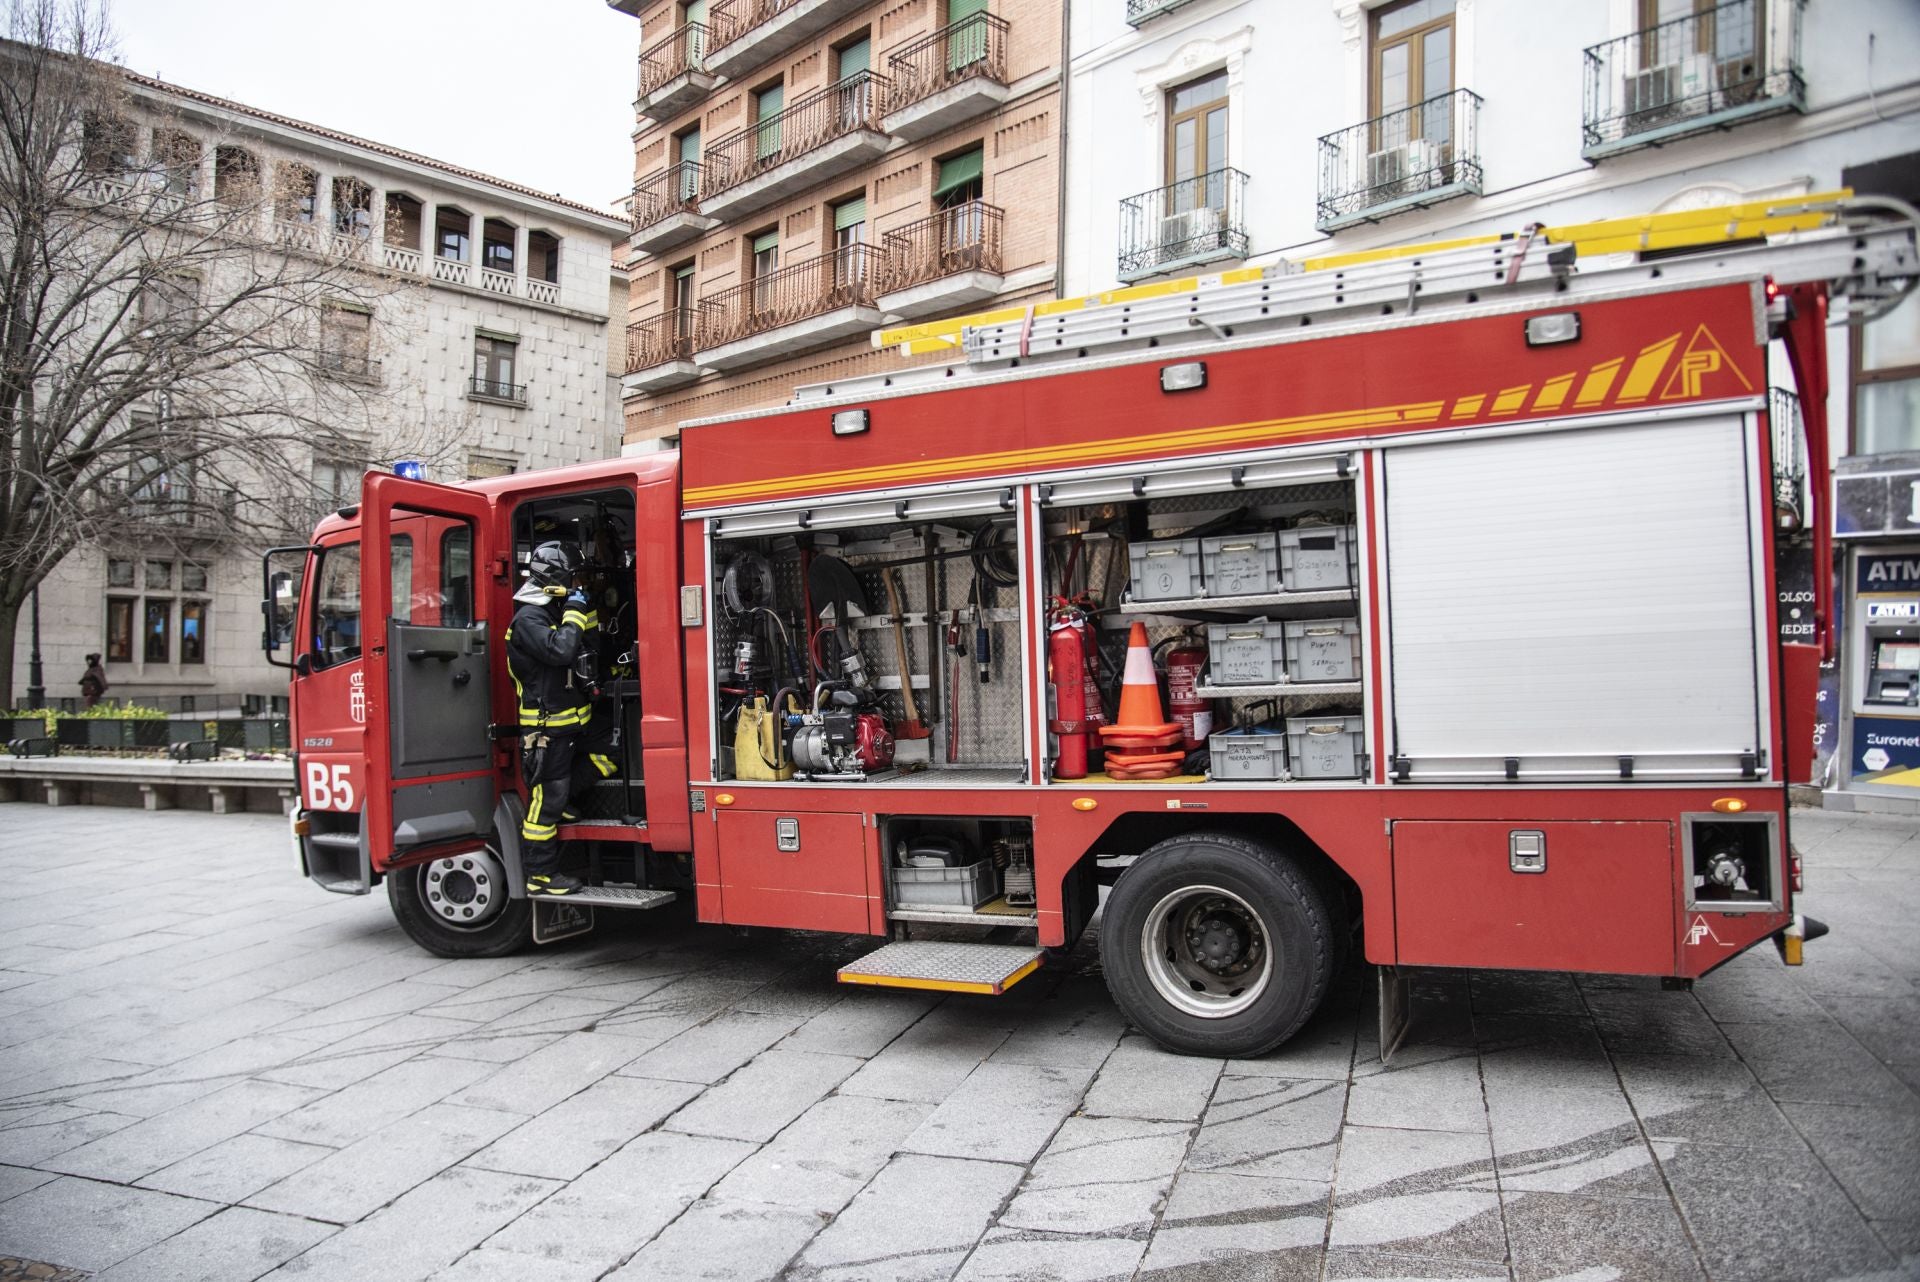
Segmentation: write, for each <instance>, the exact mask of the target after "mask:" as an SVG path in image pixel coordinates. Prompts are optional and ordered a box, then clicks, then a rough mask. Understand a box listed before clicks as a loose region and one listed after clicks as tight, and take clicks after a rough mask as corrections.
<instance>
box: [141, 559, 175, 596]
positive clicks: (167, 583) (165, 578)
mask: <svg viewBox="0 0 1920 1282" xmlns="http://www.w3.org/2000/svg"><path fill="white" fill-rule="evenodd" d="M147 586H148V587H149V588H160V589H162V590H166V589H170V588H172V587H173V562H171V561H149V562H147Z"/></svg>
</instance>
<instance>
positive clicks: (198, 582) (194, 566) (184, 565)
mask: <svg viewBox="0 0 1920 1282" xmlns="http://www.w3.org/2000/svg"><path fill="white" fill-rule="evenodd" d="M180 590H181V591H182V592H205V591H206V590H207V567H206V566H204V565H200V564H198V563H196V562H193V561H182V562H181V563H180Z"/></svg>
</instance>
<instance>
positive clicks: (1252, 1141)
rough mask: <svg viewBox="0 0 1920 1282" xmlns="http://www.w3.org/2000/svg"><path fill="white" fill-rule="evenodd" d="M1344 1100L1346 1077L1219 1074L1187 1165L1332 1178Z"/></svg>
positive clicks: (1286, 1176)
mask: <svg viewBox="0 0 1920 1282" xmlns="http://www.w3.org/2000/svg"><path fill="white" fill-rule="evenodd" d="M1346 1103H1347V1084H1346V1083H1345V1082H1333V1081H1321V1080H1317V1079H1307V1080H1302V1081H1289V1080H1287V1079H1286V1078H1279V1077H1232V1076H1225V1077H1222V1078H1221V1079H1220V1083H1219V1085H1218V1087H1216V1088H1215V1090H1214V1095H1213V1102H1212V1104H1210V1105H1209V1106H1208V1108H1207V1112H1206V1116H1205V1118H1204V1119H1203V1120H1202V1122H1201V1126H1200V1133H1199V1135H1198V1136H1196V1137H1195V1138H1194V1141H1193V1149H1192V1152H1191V1153H1190V1154H1189V1155H1188V1157H1187V1165H1188V1166H1189V1167H1190V1168H1192V1169H1194V1170H1198V1171H1229V1172H1233V1173H1235V1174H1240V1175H1267V1176H1278V1177H1281V1178H1283V1179H1293V1180H1314V1181H1319V1182H1322V1183H1324V1182H1327V1181H1330V1180H1331V1179H1332V1178H1333V1163H1334V1154H1335V1151H1336V1149H1337V1148H1338V1145H1339V1139H1340V1124H1341V1119H1342V1118H1343V1117H1344V1116H1345V1113H1346Z"/></svg>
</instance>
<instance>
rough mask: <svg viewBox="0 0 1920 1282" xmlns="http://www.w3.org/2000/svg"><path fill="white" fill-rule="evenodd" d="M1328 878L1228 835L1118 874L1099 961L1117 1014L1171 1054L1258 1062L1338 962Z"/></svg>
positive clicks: (1187, 840) (1197, 836) (1186, 840)
mask: <svg viewBox="0 0 1920 1282" xmlns="http://www.w3.org/2000/svg"><path fill="white" fill-rule="evenodd" d="M1326 892H1327V887H1326V884H1325V881H1324V879H1323V878H1321V877H1318V876H1316V875H1314V873H1313V872H1312V871H1311V870H1309V869H1308V868H1306V867H1304V866H1302V865H1301V864H1300V863H1298V862H1296V861H1295V860H1294V859H1292V858H1290V857H1288V856H1287V855H1284V854H1282V853H1280V852H1279V851H1276V850H1272V849H1270V848H1268V847H1266V846H1263V845H1261V844H1260V843H1258V842H1255V841H1250V840H1248V839H1247V838H1245V837H1241V836H1238V835H1235V834H1232V833H1221V832H1205V833H1191V834H1188V835H1186V836H1181V837H1175V838H1171V839H1169V840H1166V841H1163V842H1160V843H1159V844H1157V845H1155V846H1153V847H1151V848H1149V849H1148V850H1147V851H1146V852H1145V853H1144V854H1142V855H1141V856H1140V858H1139V859H1137V860H1135V861H1134V864H1133V866H1132V867H1131V868H1129V869H1127V871H1126V872H1125V873H1123V874H1122V875H1121V876H1120V879H1119V881H1118V882H1116V883H1115V885H1114V887H1113V891H1112V893H1111V894H1110V895H1109V896H1108V898H1107V903H1106V907H1105V910H1104V914H1103V918H1102V924H1101V927H1100V962H1101V967H1102V969H1103V970H1104V971H1105V972H1106V976H1107V988H1108V990H1109V991H1110V992H1111V993H1112V994H1113V999H1114V1001H1115V1003H1116V1004H1118V1005H1119V1007H1120V1009H1121V1011H1122V1012H1124V1013H1125V1014H1126V1016H1127V1017H1128V1018H1129V1019H1131V1020H1132V1021H1133V1022H1134V1024H1135V1025H1137V1026H1138V1027H1139V1028H1140V1029H1141V1030H1142V1031H1143V1032H1145V1033H1147V1034H1148V1035H1149V1036H1150V1037H1152V1038H1153V1039H1154V1040H1155V1041H1157V1042H1159V1043H1160V1044H1161V1045H1163V1046H1165V1047H1167V1048H1168V1049H1169V1050H1174V1051H1179V1052H1181V1053H1183V1054H1188V1055H1209V1056H1216V1057H1218V1056H1234V1057H1247V1056H1252V1055H1261V1054H1264V1053H1266V1052H1267V1051H1270V1050H1272V1049H1273V1048H1274V1047H1276V1046H1278V1045H1280V1044H1281V1043H1282V1042H1284V1041H1286V1040H1287V1039H1288V1038H1289V1037H1292V1036H1293V1035H1294V1034H1295V1033H1296V1032H1298V1031H1299V1030H1300V1026H1301V1025H1302V1024H1304V1023H1306V1022H1307V1020H1308V1018H1309V1017H1311V1016H1312V1014H1313V1012H1314V1011H1315V1010H1316V1009H1317V1008H1318V1007H1319V1005H1320V1002H1321V999H1322V998H1324V997H1325V996H1326V993H1327V986H1328V984H1329V983H1330V982H1331V980H1332V978H1333V974H1334V970H1335V964H1336V961H1337V959H1338V953H1339V950H1338V947H1337V945H1336V942H1335V939H1334V932H1335V931H1336V930H1337V929H1338V922H1337V916H1336V913H1335V911H1334V905H1333V903H1332V902H1330V901H1329V899H1328V898H1327V893H1326Z"/></svg>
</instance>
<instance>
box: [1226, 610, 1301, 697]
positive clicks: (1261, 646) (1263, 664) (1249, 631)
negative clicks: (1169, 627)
mask: <svg viewBox="0 0 1920 1282" xmlns="http://www.w3.org/2000/svg"><path fill="white" fill-rule="evenodd" d="M1286 645H1287V642H1286V632H1285V629H1284V626H1283V625H1282V624H1280V623H1255V622H1248V623H1209V624H1208V625H1207V676H1208V680H1209V682H1210V684H1212V685H1217V686H1264V685H1273V684H1274V683H1275V682H1278V681H1284V680H1285V679H1286V678H1285V675H1284V673H1285V671H1286V669H1285V666H1284V665H1285V662H1286Z"/></svg>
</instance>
